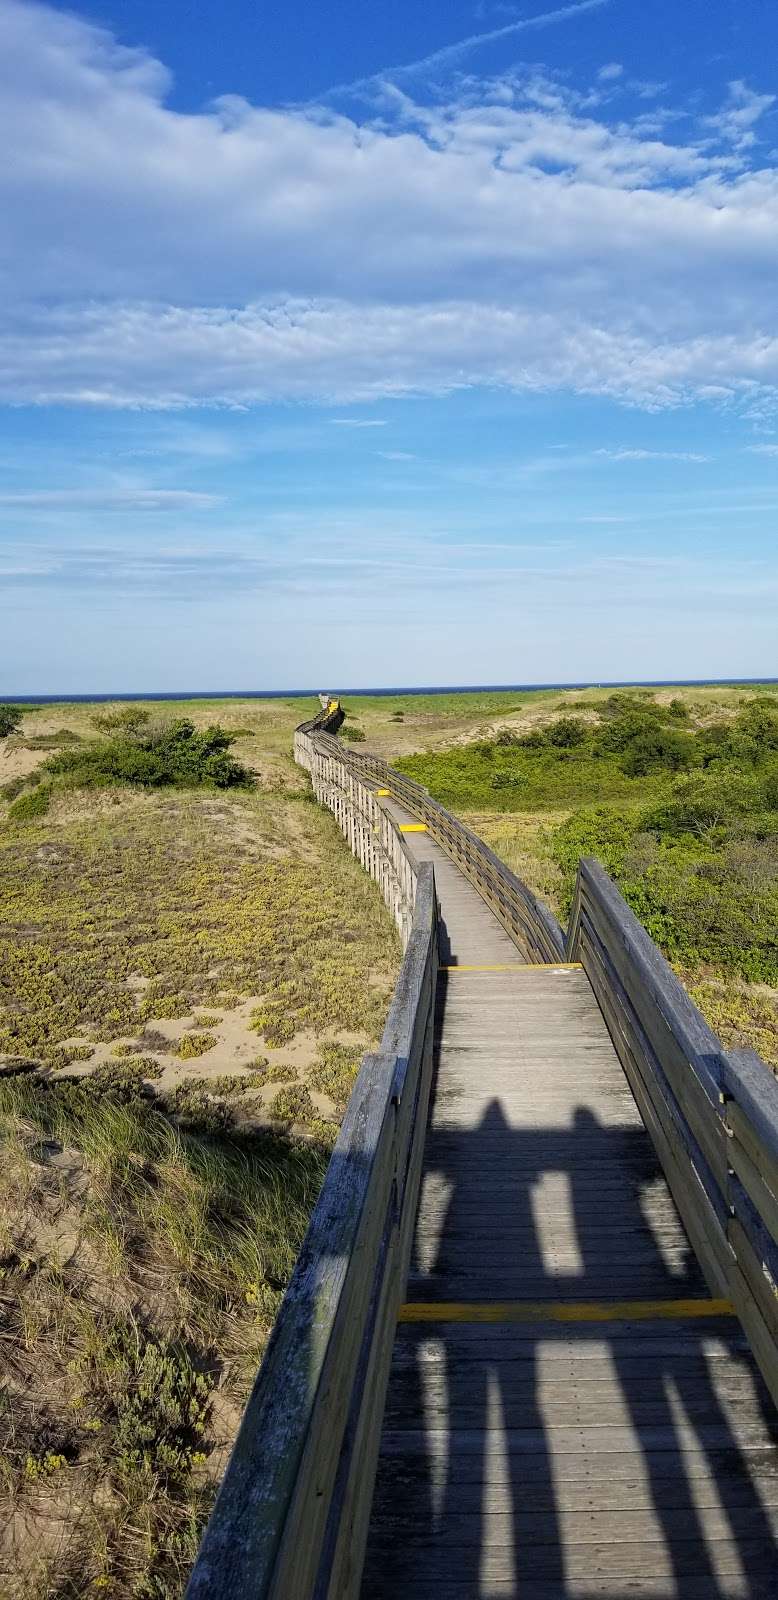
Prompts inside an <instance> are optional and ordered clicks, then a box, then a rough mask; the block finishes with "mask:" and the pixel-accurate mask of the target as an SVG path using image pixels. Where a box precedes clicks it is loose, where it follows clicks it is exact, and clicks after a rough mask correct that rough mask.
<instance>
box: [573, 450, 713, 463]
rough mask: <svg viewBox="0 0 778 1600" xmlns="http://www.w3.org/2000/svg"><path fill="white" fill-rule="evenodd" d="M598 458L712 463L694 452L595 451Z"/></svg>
mask: <svg viewBox="0 0 778 1600" xmlns="http://www.w3.org/2000/svg"><path fill="white" fill-rule="evenodd" d="M594 454H595V455H596V456H607V458H608V460H609V461H695V462H702V461H710V459H711V458H710V456H703V455H699V454H698V453H697V452H696V451H694V450H640V449H632V450H606V449H602V450H595V452H594Z"/></svg>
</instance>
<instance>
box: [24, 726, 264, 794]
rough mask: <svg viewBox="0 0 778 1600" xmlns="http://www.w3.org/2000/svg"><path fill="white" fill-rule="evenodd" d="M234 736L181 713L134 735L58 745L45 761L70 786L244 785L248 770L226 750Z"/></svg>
mask: <svg viewBox="0 0 778 1600" xmlns="http://www.w3.org/2000/svg"><path fill="white" fill-rule="evenodd" d="M233 741H234V735H233V734H229V733H225V731H224V729H223V728H220V727H216V726H215V727H211V728H206V729H205V730H204V731H203V732H198V731H197V730H196V729H195V727H194V724H193V723H191V722H187V721H186V720H185V719H183V718H181V719H179V720H178V721H175V722H169V723H163V724H160V725H159V726H158V727H157V728H154V729H152V730H151V731H149V732H146V733H142V734H139V735H138V736H137V737H135V738H129V737H128V736H127V735H123V736H120V737H119V738H116V739H107V740H104V741H103V742H101V743H99V744H89V745H82V746H81V747H80V748H76V749H72V750H62V751H60V753H59V755H56V756H52V757H51V758H50V760H49V761H47V762H46V770H47V771H48V772H49V773H51V775H52V777H54V778H58V779H60V780H61V781H62V782H63V783H65V784H67V785H69V786H71V787H75V788H89V789H96V788H104V787H106V786H107V785H109V784H115V783H131V784H140V785H142V786H143V787H146V788H162V787H165V786H168V785H172V786H173V787H175V788H179V789H187V788H196V787H199V786H200V785H205V786H206V787H207V788H214V789H230V788H235V787H242V788H247V787H250V786H251V784H252V781H253V780H252V778H251V774H250V773H249V772H248V771H247V770H246V768H245V767H244V766H242V765H241V763H240V762H239V761H236V760H235V758H234V757H233V756H231V755H230V754H229V747H230V745H231V744H232V743H233Z"/></svg>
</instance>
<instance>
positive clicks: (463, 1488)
mask: <svg viewBox="0 0 778 1600" xmlns="http://www.w3.org/2000/svg"><path fill="white" fill-rule="evenodd" d="M390 809H391V810H392V813H393V814H394V815H395V817H396V818H397V820H398V821H399V822H400V823H401V824H404V823H405V824H407V823H410V822H412V821H413V819H412V817H411V816H410V814H409V813H408V812H405V811H403V810H402V809H401V808H400V807H398V806H394V805H392V804H391V803H390ZM406 842H407V845H408V848H409V850H410V851H411V853H413V854H414V855H416V856H417V857H418V858H419V859H424V860H429V859H432V860H433V862H434V867H435V881H436V885H437V890H438V896H439V899H440V916H441V964H442V965H444V966H447V967H453V970H449V971H448V972H444V974H443V976H442V982H441V985H440V990H439V1003H438V1027H437V1037H436V1052H435V1056H436V1059H435V1077H434V1083H433V1101H432V1108H431V1113H430V1120H429V1128H428V1133H427V1139H426V1145H425V1150H424V1168H423V1177H422V1189H421V1200H420V1205H419V1213H418V1218H417V1222H416V1229H415V1239H414V1249H413V1262H412V1268H411V1276H410V1281H409V1283H408V1288H407V1301H408V1302H409V1304H408V1306H407V1308H406V1309H405V1310H404V1312H403V1316H404V1317H405V1316H407V1317H408V1318H409V1320H408V1321H402V1322H401V1323H400V1325H399V1328H398V1333H397V1339H396V1343H395V1349H394V1356H393V1362H392V1371H391V1378H390V1384H389V1393H388V1399H387V1404H386V1412H385V1417H384V1429H383V1435H382V1441H381V1455H380V1462H379V1470H378V1478H377V1485H376V1493H375V1502H374V1508H373V1515H372V1521H371V1529H370V1539H369V1545H368V1557H367V1563H366V1567H365V1575H364V1581H363V1590H362V1593H363V1596H364V1600H370V1597H376V1600H379V1597H380V1600H389V1597H392V1600H394V1597H405V1600H417V1597H418V1600H422V1597H424V1600H427V1597H434V1596H438V1597H440V1600H445V1597H448V1596H451V1600H455V1597H456V1600H460V1597H461V1600H465V1597H468V1600H469V1597H477V1596H478V1597H480V1596H484V1597H488V1596H492V1595H494V1596H495V1597H496V1596H508V1595H512V1596H516V1597H517V1600H565V1597H568V1596H569V1597H571V1600H572V1597H576V1600H577V1597H579V1596H580V1597H581V1600H595V1597H603V1600H605V1597H606V1596H607V1597H609V1600H629V1597H632V1596H634V1597H641V1600H648V1597H651V1600H672V1597H675V1596H678V1597H682V1600H716V1597H722V1600H723V1597H725V1596H726V1597H727V1600H730V1597H732V1600H735V1597H738V1600H740V1597H745V1596H750V1597H753V1600H756V1597H757V1596H758V1597H759V1600H762V1597H764V1600H766V1597H767V1596H768V1595H769V1596H772V1597H775V1596H778V1547H777V1546H776V1543H775V1533H776V1529H778V1450H777V1449H776V1445H775V1443H774V1434H773V1432H772V1429H771V1423H770V1421H769V1418H770V1417H771V1415H772V1410H773V1408H772V1402H771V1401H770V1398H769V1396H768V1394H767V1393H766V1390H765V1387H764V1384H763V1382H762V1380H761V1378H760V1376H759V1374H758V1372H757V1371H756V1369H755V1367H754V1363H753V1361H752V1359H751V1357H750V1355H749V1353H748V1348H747V1344H746V1340H745V1338H744V1336H743V1334H742V1333H741V1332H740V1330H739V1328H738V1326H737V1323H736V1322H734V1320H733V1318H732V1317H731V1316H723V1317H716V1316H710V1315H707V1314H706V1315H702V1316H698V1315H694V1316H691V1315H685V1314H684V1302H688V1301H696V1302H702V1304H701V1305H700V1304H698V1305H696V1306H695V1308H694V1309H695V1310H696V1311H700V1310H703V1311H705V1312H706V1313H707V1312H708V1311H709V1309H710V1306H709V1301H710V1296H709V1292H708V1290H707V1288H706V1284H705V1280H704V1277H703V1275H702V1273H701V1271H700V1268H699V1266H698V1265H697V1263H696V1261H695V1259H694V1256H693V1254H692V1251H691V1249H690V1247H689V1244H688V1242H687V1239H686V1237H685V1234H684V1231H683V1228H682V1227H681V1224H680V1222H679V1220H678V1215H677V1212H676V1209H675V1206H674V1204H673V1201H672V1199H671V1197H670V1194H669V1191H668V1188H667V1184H666V1182H665V1180H664V1178H663V1176H662V1173H661V1169H660V1167H659V1164H658V1160H657V1157H656V1154H655V1152H654V1149H653V1146H652V1144H651V1141H650V1139H649V1137H648V1134H647V1133H646V1131H645V1129H644V1126H643V1123H642V1121H641V1118H640V1115H639V1113H638V1110H637V1107H636V1105H635V1100H634V1098H633V1095H632V1093H631V1091H630V1088H629V1085H628V1083H627V1080H626V1078H625V1076H624V1072H623V1070H622V1067H621V1064H620V1062H619V1059H618V1057H617V1055H616V1052H615V1050H614V1047H613V1043H612V1041H611V1038H610V1035H609V1033H608V1030H607V1028H606V1026H605V1023H604V1021H603V1018H602V1014H601V1012H600V1009H599V1007H598V1005H597V1002H596V1000H595V998H594V995H593V993H592V989H591V986H590V984H589V981H588V978H587V977H586V975H585V974H584V972H583V971H582V970H580V968H575V967H562V966H560V967H558V968H554V967H549V968H547V969H546V970H545V971H543V970H536V969H535V968H530V967H528V966H526V967H525V969H524V970H523V971H522V970H521V968H520V967H519V968H518V969H517V960H518V959H519V957H518V952H517V949H516V946H515V944H513V942H512V941H511V940H510V939H509V938H508V936H507V934H506V933H505V932H504V930H503V928H502V927H501V926H500V924H499V923H498V922H497V920H496V918H495V917H494V915H493V914H492V912H491V911H490V909H489V907H488V906H487V905H486V904H485V903H484V901H483V900H482V899H481V898H480V896H479V895H478V894H477V893H476V891H475V889H473V888H472V887H471V885H470V884H469V883H467V881H466V880H465V879H464V878H463V877H462V876H461V874H460V873H459V871H458V869H457V868H456V866H455V865H454V863H453V862H452V861H450V860H449V858H448V857H447V856H446V855H445V854H444V852H443V851H442V850H441V849H440V848H439V847H438V846H437V845H435V844H434V843H433V842H432V840H431V839H430V838H429V836H428V835H427V834H424V833H408V835H407V836H406ZM500 966H503V967H506V968H510V967H512V968H513V970H492V971H489V970H485V971H483V970H473V969H477V968H479V967H485V968H489V967H492V968H498V969H499V967H500ZM457 967H459V968H460V970H459V971H457V970H456V969H457ZM614 1301H623V1302H628V1303H630V1304H632V1303H634V1307H633V1310H632V1313H631V1314H629V1313H626V1314H624V1315H622V1316H619V1317H618V1318H617V1319H616V1320H613V1321H607V1322H603V1321H598V1320H589V1318H590V1317H597V1316H598V1315H602V1314H604V1311H607V1310H608V1309H609V1303H612V1302H614ZM592 1302H594V1304H591V1303H592ZM582 1303H584V1304H583V1305H582ZM546 1305H549V1306H553V1308H554V1320H551V1319H550V1318H549V1317H545V1318H544V1307H545V1306H546ZM587 1306H588V1309H587ZM474 1308H475V1314H476V1315H478V1316H479V1317H483V1318H485V1319H486V1318H489V1319H490V1320H484V1321H473V1320H470V1318H472V1316H473V1314H474ZM568 1314H569V1315H570V1317H571V1319H572V1320H569V1321H568V1320H556V1318H557V1316H560V1315H561V1316H562V1317H563V1318H564V1317H566V1316H567V1315H568ZM492 1318H493V1319H494V1320H491V1319H492Z"/></svg>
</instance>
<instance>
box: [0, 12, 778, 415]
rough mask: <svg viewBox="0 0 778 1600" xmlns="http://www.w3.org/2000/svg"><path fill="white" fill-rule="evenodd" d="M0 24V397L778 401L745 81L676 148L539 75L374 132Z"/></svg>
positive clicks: (773, 237)
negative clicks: (550, 393)
mask: <svg viewBox="0 0 778 1600" xmlns="http://www.w3.org/2000/svg"><path fill="white" fill-rule="evenodd" d="M580 9H581V7H580V6H579V7H577V8H576V7H561V8H559V9H558V10H557V11H555V12H553V13H548V14H544V19H543V20H545V21H546V22H549V21H550V19H554V18H556V19H557V20H559V19H561V18H563V17H565V16H567V15H572V14H574V12H576V11H577V10H580ZM530 20H532V21H533V22H537V21H538V20H539V19H530ZM0 21H1V22H2V25H3V31H4V52H3V56H2V59H0V139H2V148H3V163H2V166H1V167H0V210H1V211H2V216H3V224H4V234H5V240H6V243H5V251H4V255H3V257H2V261H1V262H0V287H2V290H3V303H4V306H5V311H4V313H3V316H2V320H0V399H2V400H3V401H6V402H8V403H23V404H29V403H46V402H61V403H79V404H93V405H98V406H163V407H176V406H191V405H199V404H202V403H206V402H217V403H220V404H224V405H238V406H242V405H248V404H251V403H254V402H256V401H261V400H265V399H274V398H279V397H292V398H299V399H308V398H318V399H323V400H325V401H327V402H331V403H333V404H345V403H351V402H356V403H365V402H374V401H375V400H377V399H379V398H381V397H384V396H392V395H396V394H408V393H418V392H425V391H426V392H442V391H444V390H447V389H452V388H456V387H458V386H463V385H468V384H476V383H478V384H496V385H509V386H512V387H516V388H522V389H529V390H533V389H537V390H543V389H553V388H557V387H560V388H569V389H573V390H576V391H578V392H581V393H590V394H607V395H611V396H614V397H616V398H619V399H623V400H625V401H627V402H629V403H632V404H638V405H645V406H649V407H661V406H664V405H675V404H679V403H682V402H684V401H686V400H688V399H690V398H698V397H703V398H706V399H709V400H711V401H714V402H716V403H724V404H738V405H741V406H746V407H747V408H748V409H749V411H751V412H753V413H754V414H764V415H766V414H768V413H769V412H770V410H771V408H772V407H773V406H774V404H775V397H776V391H778V337H777V336H776V332H775V303H774V302H775V297H774V263H775V257H776V251H777V250H778V170H777V169H776V168H775V166H768V165H766V166H764V167H763V169H762V170H759V171H752V170H750V169H749V168H748V166H747V165H745V164H744V163H745V162H746V159H747V158H746V156H745V155H744V154H743V152H744V150H745V151H747V150H748V149H749V148H750V144H749V140H750V137H751V135H752V132H753V127H754V123H755V121H756V119H757V117H758V116H759V115H761V114H762V113H764V112H765V111H766V110H768V109H769V106H770V104H771V100H772V97H771V96H769V95H759V94H756V93H755V92H754V91H751V90H748V89H746V87H745V86H743V85H741V84H737V85H735V86H733V88H732V90H731V92H730V99H729V100H728V102H727V109H726V112H725V113H722V115H721V116H720V117H719V118H718V119H713V121H712V122H709V124H708V126H706V127H705V128H704V129H703V128H700V129H699V130H698V136H697V137H695V136H691V137H690V138H689V139H688V140H687V141H686V142H685V143H682V142H672V141H670V140H668V139H665V138H661V137H658V136H657V134H656V133H655V132H653V131H652V132H648V131H647V130H646V128H645V127H642V126H641V125H640V124H639V123H637V124H632V125H630V124H628V123H623V122H617V123H615V124H613V125H611V124H609V123H607V122H606V121H604V120H598V119H597V118H595V117H594V116H593V115H592V114H591V101H590V100H587V99H586V98H585V97H581V96H580V95H579V96H576V94H575V93H574V92H573V91H571V90H569V89H567V88H565V87H564V86H563V85H561V84H560V83H559V82H557V81H555V80H550V79H549V78H548V77H544V76H543V75H542V74H541V73H539V72H538V71H534V70H532V71H527V72H524V73H523V74H521V73H514V74H511V75H509V76H507V77H504V78H502V79H500V80H497V81H494V80H492V81H490V82H478V81H474V80H472V79H465V80H460V81H458V83H457V85H456V89H455V92H453V94H452V98H451V99H450V101H449V102H448V103H437V104H435V105H434V106H430V105H429V104H427V105H421V104H415V103H414V102H413V101H412V100H411V99H409V98H408V96H407V95H403V94H401V93H400V92H399V90H398V91H396V92H395V93H394V95H393V96H391V97H390V98H389V99H387V100H385V101H384V102H383V103H382V105H381V106H380V108H379V111H378V112H376V111H375V110H374V109H372V110H371V111H370V114H369V116H367V117H366V119H365V120H364V121H362V122H358V121H356V120H354V119H353V118H349V117H346V116H340V115H336V114H334V113H332V112H331V111H327V110H324V109H322V108H321V107H307V108H301V107H297V108H286V109H283V108H282V109H267V108H263V107H256V106H252V105H250V104H248V103H247V102H246V101H245V100H242V99H240V98H238V97H234V96H223V97H221V98H220V99H219V100H217V101H215V102H214V103H213V104H212V105H211V106H210V107H208V108H207V109H206V110H204V111H202V112H196V113H191V112H190V113H181V112H176V111H173V110H171V109H170V107H169V105H168V104H167V103H166V95H167V92H168V89H169V78H168V74H167V73H166V71H165V68H164V67H163V66H162V65H161V64H160V63H159V62H157V61H154V60H153V59H152V58H150V57H149V56H147V55H144V54H143V53H142V52H138V51H129V50H126V49H124V48H123V47H120V46H119V45H117V44H116V42H115V40H114V39H113V38H112V36H111V35H110V34H109V33H107V32H106V31H105V30H103V29H99V28H96V27H95V26H93V25H92V24H91V23H88V22H85V21H82V20H80V19H79V18H78V17H76V16H73V15H71V14H68V13H66V12H60V11H55V10H52V9H50V8H48V7H46V6H43V5H34V6H33V5H27V4H20V3H19V0H0ZM497 31H498V32H501V31H502V30H497ZM714 123H715V126H714ZM655 126H658V123H657V124H655ZM733 146H734V149H733ZM463 218H466V226H463ZM332 420H333V421H334V422H336V423H338V424H339V425H341V426H360V425H369V426H373V425H381V419H369V418H367V419H358V418H354V419H352V418H348V417H344V418H333V419H332Z"/></svg>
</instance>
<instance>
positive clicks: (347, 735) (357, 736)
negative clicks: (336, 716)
mask: <svg viewBox="0 0 778 1600" xmlns="http://www.w3.org/2000/svg"><path fill="white" fill-rule="evenodd" d="M340 737H341V739H348V740H350V742H351V744H364V742H365V735H364V733H363V732H362V729H361V728H356V727H353V726H349V724H348V723H345V724H344V726H343V727H342V728H341V730H340Z"/></svg>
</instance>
